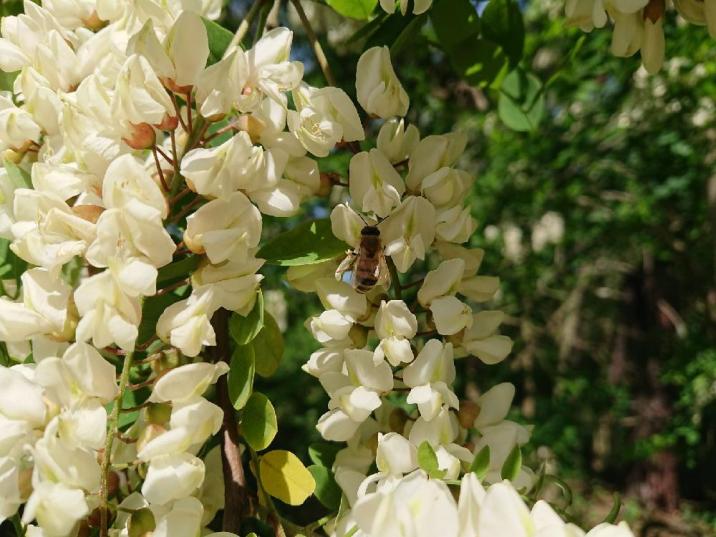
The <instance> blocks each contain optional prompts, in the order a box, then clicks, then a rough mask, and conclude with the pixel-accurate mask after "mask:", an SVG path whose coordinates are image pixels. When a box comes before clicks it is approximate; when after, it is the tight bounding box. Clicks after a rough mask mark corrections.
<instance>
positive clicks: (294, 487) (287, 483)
mask: <svg viewBox="0 0 716 537" xmlns="http://www.w3.org/2000/svg"><path fill="white" fill-rule="evenodd" d="M259 475H260V478H261V484H262V485H263V488H264V490H265V491H266V493H267V494H269V495H271V496H273V497H274V498H278V499H279V500H281V501H282V502H284V503H287V504H289V505H301V504H302V503H303V502H305V501H306V499H307V498H308V497H309V496H310V495H311V494H313V491H314V490H315V489H316V481H315V479H313V476H312V475H311V472H309V471H308V470H307V469H306V467H305V466H304V465H303V463H302V462H301V460H300V459H299V458H298V457H296V455H294V454H293V453H291V452H290V451H285V450H276V451H270V452H268V453H266V455H264V456H263V457H261V461H260V463H259Z"/></svg>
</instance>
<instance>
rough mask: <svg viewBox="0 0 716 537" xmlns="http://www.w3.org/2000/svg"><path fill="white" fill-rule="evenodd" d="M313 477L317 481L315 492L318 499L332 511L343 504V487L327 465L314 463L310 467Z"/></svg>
mask: <svg viewBox="0 0 716 537" xmlns="http://www.w3.org/2000/svg"><path fill="white" fill-rule="evenodd" d="M308 471H309V472H311V475H312V476H313V479H314V480H315V481H316V490H315V492H314V494H315V496H316V498H318V501H319V502H321V503H322V504H323V505H324V506H325V507H327V508H328V509H330V510H331V511H336V510H337V509H338V507H340V505H341V496H342V495H343V493H342V492H341V488H340V487H339V486H338V483H336V480H335V478H334V477H333V473H332V472H331V471H330V470H329V469H328V468H326V467H325V466H320V465H317V464H313V465H311V466H309V467H308Z"/></svg>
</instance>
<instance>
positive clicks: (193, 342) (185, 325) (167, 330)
mask: <svg viewBox="0 0 716 537" xmlns="http://www.w3.org/2000/svg"><path fill="white" fill-rule="evenodd" d="M214 295H215V290H214V289H213V288H212V287H211V286H209V287H203V288H201V289H200V290H195V291H194V292H193V293H192V294H191V296H190V297H189V298H187V299H185V300H180V301H179V302H176V303H175V304H172V305H171V306H169V307H168V308H167V309H166V310H164V313H162V315H161V316H160V317H159V320H158V321H157V335H158V336H159V337H160V338H161V339H162V341H164V342H166V343H171V345H173V346H174V347H176V348H178V349H180V350H181V351H182V352H183V353H184V354H186V355H187V356H196V355H197V354H199V352H201V348H202V346H204V345H216V334H215V333H214V328H213V327H212V326H211V317H212V315H214V312H215V311H216V310H217V309H219V306H218V304H217V303H216V299H215V296H214Z"/></svg>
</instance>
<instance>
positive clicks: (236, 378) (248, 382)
mask: <svg viewBox="0 0 716 537" xmlns="http://www.w3.org/2000/svg"><path fill="white" fill-rule="evenodd" d="M255 369H256V368H255V364H254V348H253V346H251V345H239V346H237V347H236V349H235V350H234V353H233V354H232V355H231V364H230V369H229V380H228V382H229V398H230V399H231V404H232V405H234V408H235V409H236V410H241V409H242V408H244V406H245V405H246V402H247V401H248V400H249V396H250V395H251V390H253V386H254V373H255Z"/></svg>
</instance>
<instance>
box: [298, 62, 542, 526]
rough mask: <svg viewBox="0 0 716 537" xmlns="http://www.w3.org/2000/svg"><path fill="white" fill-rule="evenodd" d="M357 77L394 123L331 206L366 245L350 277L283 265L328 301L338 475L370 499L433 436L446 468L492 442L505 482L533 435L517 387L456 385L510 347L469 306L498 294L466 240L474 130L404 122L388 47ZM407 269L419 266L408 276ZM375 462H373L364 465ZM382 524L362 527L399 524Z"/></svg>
mask: <svg viewBox="0 0 716 537" xmlns="http://www.w3.org/2000/svg"><path fill="white" fill-rule="evenodd" d="M356 89H357V94H358V101H359V102H360V104H361V105H362V107H363V108H364V109H365V110H366V112H368V113H369V114H370V115H372V116H377V117H381V118H384V119H385V122H384V123H383V125H382V127H381V129H380V133H379V135H378V138H377V147H376V148H374V149H370V150H369V151H362V152H358V153H356V154H355V155H354V156H353V158H352V159H351V162H350V166H349V177H348V185H349V186H348V196H349V199H348V201H347V202H346V203H341V204H339V205H337V206H336V207H335V208H334V209H333V211H332V213H331V222H332V228H333V233H334V234H335V235H336V237H339V238H341V239H342V240H343V241H345V242H346V243H348V244H349V245H350V246H352V247H353V249H354V250H353V252H349V258H348V259H349V262H350V260H351V258H352V257H355V256H357V259H353V268H352V278H353V281H354V285H353V286H352V285H351V284H350V283H348V282H346V281H341V280H337V279H336V278H335V277H334V276H333V274H332V273H333V272H335V270H336V263H335V262H327V263H323V264H319V265H314V266H311V267H301V268H295V269H289V272H288V278H289V281H291V282H293V283H294V285H296V286H297V287H298V288H300V289H302V290H310V291H314V292H315V293H316V294H317V295H318V297H319V298H320V300H321V303H322V304H323V306H324V308H325V311H324V312H323V313H321V314H320V315H317V316H315V317H313V318H311V319H309V321H308V323H307V326H308V328H309V330H310V331H311V333H312V334H313V336H314V337H315V339H316V340H317V341H318V342H319V343H320V344H321V345H323V348H322V349H320V350H319V351H317V352H315V353H314V354H313V355H312V356H311V357H310V359H309V361H308V363H307V364H306V365H305V366H304V369H305V371H307V372H308V373H310V374H312V375H314V376H315V377H317V378H318V379H319V380H320V382H321V384H322V386H323V387H324V389H325V390H326V391H327V393H328V395H329V396H330V402H329V410H328V412H327V413H326V414H324V415H323V416H322V417H321V418H320V420H319V422H318V430H319V431H320V432H321V434H322V435H323V437H324V438H325V439H327V440H331V441H339V442H347V447H346V448H345V449H343V450H342V451H340V452H339V453H338V455H337V457H336V462H335V465H334V468H333V469H334V472H335V476H336V480H337V482H338V483H339V485H340V486H341V487H342V489H343V491H344V493H345V494H346V497H347V498H348V500H349V502H350V503H351V505H353V506H357V505H363V504H364V503H365V502H363V500H362V499H361V498H364V497H367V496H366V494H368V495H369V490H370V489H371V487H373V486H374V485H376V484H377V487H378V490H382V489H383V487H384V486H389V484H390V483H395V482H396V480H397V481H400V478H401V477H402V476H404V475H406V474H407V475H416V474H413V472H415V471H416V470H417V469H418V468H419V466H420V461H419V455H418V453H419V451H420V450H421V449H428V450H429V451H432V452H433V453H434V456H435V458H436V461H437V467H436V468H435V470H436V471H438V472H439V473H440V475H441V476H442V478H444V479H449V480H454V479H458V478H459V477H460V476H461V475H463V474H464V472H465V471H466V470H467V469H468V468H469V467H470V465H471V464H472V462H473V459H474V458H475V453H479V452H481V451H483V450H487V452H489V465H488V467H487V468H486V470H485V479H486V481H487V482H488V483H495V482H499V481H501V479H502V477H501V470H502V467H503V465H504V464H505V462H506V460H507V459H508V457H509V455H510V453H511V452H512V451H513V450H514V449H515V448H516V447H519V446H521V445H523V444H525V443H526V442H527V441H528V439H529V430H528V429H527V428H526V427H524V426H522V425H520V424H518V423H516V422H513V421H511V420H509V419H507V414H508V411H509V408H510V405H511V401H512V398H513V396H514V387H513V386H512V385H511V384H507V383H505V384H501V385H498V386H495V387H494V388H492V389H491V390H488V391H487V392H485V393H484V394H483V395H482V397H481V398H480V400H479V402H478V403H477V405H475V403H466V404H465V405H464V407H463V408H461V405H460V402H459V401H458V397H457V395H456V394H455V392H454V391H453V383H454V381H455V363H454V360H455V359H456V358H460V357H465V356H468V355H473V356H476V357H478V358H479V359H480V360H481V361H482V362H484V363H486V364H496V363H499V362H501V361H502V360H503V359H504V358H505V357H506V356H507V355H508V353H509V352H510V350H511V348H512V342H511V340H510V339H509V338H508V337H506V336H503V335H500V334H499V333H498V330H499V326H500V324H501V323H502V321H503V318H504V315H503V314H502V312H500V311H495V310H490V309H482V310H480V311H476V310H474V309H473V306H472V305H471V304H473V305H474V304H481V303H485V302H487V301H489V300H490V299H491V298H493V296H494V295H495V293H496V292H497V291H498V288H499V280H498V279H497V278H495V277H491V276H483V275H480V274H478V272H479V268H480V264H481V262H482V258H483V251H482V250H480V249H470V248H468V247H465V246H463V244H464V243H466V242H467V241H469V239H470V237H471V236H472V234H473V232H474V231H475V228H476V223H475V222H474V220H473V218H472V217H471V215H470V210H469V208H468V207H466V206H465V204H464V199H465V194H466V193H467V191H468V190H469V189H470V187H471V184H472V180H473V178H472V176H471V175H470V174H469V173H467V172H464V171H462V170H460V169H459V168H457V167H456V163H457V161H458V159H459V157H460V155H461V154H462V152H463V150H464V148H465V144H466V138H465V136H464V135H463V134H461V133H451V134H447V135H438V136H435V135H433V136H426V137H424V138H422V139H421V136H420V133H419V131H418V129H417V128H416V127H415V126H413V125H409V126H407V127H406V125H405V121H404V119H402V118H401V117H400V116H403V115H404V114H405V113H406V112H407V109H408V104H409V102H408V98H407V95H406V94H405V91H404V90H403V88H402V85H401V84H400V82H399V80H398V79H397V77H396V76H395V73H394V71H393V67H392V65H391V62H390V56H389V53H388V50H387V49H384V48H373V49H369V50H368V51H366V52H365V53H364V54H363V56H362V57H361V59H360V61H359V62H358V72H357V77H356ZM370 226H373V228H374V229H377V230H378V232H379V239H380V247H379V250H380V254H379V255H378V256H375V261H374V263H373V265H372V266H371V267H370V268H369V269H367V270H366V269H365V268H364V267H363V266H362V264H363V263H365V260H363V259H361V257H360V255H361V254H360V252H361V249H362V248H364V246H363V244H362V241H363V240H364V238H365V235H364V234H363V233H362V231H363V229H364V228H366V227H370ZM383 256H384V257H383ZM408 271H411V273H416V272H417V273H422V274H424V277H423V278H422V279H419V280H416V281H414V282H411V283H404V282H401V281H400V278H401V274H404V273H407V272H408ZM366 272H367V273H368V274H369V275H370V277H369V289H362V290H363V291H366V290H367V291H368V292H367V293H362V292H359V291H358V290H356V289H355V287H358V288H360V285H361V278H362V277H364V275H365V273H366ZM390 272H392V273H393V274H392V284H390V283H388V280H389V279H390V278H389V275H390ZM341 274H342V270H341V269H340V268H339V272H338V275H339V276H340V275H341ZM370 283H372V284H374V286H373V287H372V288H371V286H370ZM391 289H392V291H391ZM424 444H426V445H427V446H428V447H427V448H425V447H422V448H421V446H423V445H424ZM466 445H470V446H471V448H472V449H468V448H467V447H466ZM374 463H375V464H376V465H377V470H378V471H377V473H374V474H372V475H367V473H368V471H369V469H370V467H371V466H372V465H373V464H374ZM532 477H533V476H532V472H531V471H530V470H529V469H528V468H526V467H525V468H521V469H518V472H517V473H516V475H515V476H514V479H515V483H516V486H518V487H520V488H524V489H527V488H529V487H530V486H531V483H532ZM406 479H408V481H410V479H412V478H406ZM416 479H420V477H417V478H416ZM361 483H362V484H361ZM361 502H363V503H361ZM362 529H363V528H362ZM383 530H384V531H383ZM383 530H381V532H377V529H372V530H367V529H364V531H366V532H367V534H374V535H388V534H390V535H393V534H394V533H391V532H390V531H388V530H387V529H385V528H383ZM374 531H375V532H377V533H373V532H374ZM406 531H407V530H406ZM395 534H396V535H397V534H398V533H395ZM400 534H401V535H402V534H405V535H414V534H413V533H409V532H408V533H400ZM415 535H417V534H415Z"/></svg>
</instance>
